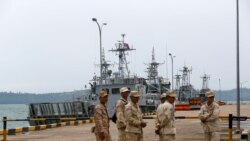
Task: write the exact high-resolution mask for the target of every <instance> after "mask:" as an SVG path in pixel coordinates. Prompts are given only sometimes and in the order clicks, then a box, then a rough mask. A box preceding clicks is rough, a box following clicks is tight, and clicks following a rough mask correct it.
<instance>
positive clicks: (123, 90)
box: [120, 87, 129, 93]
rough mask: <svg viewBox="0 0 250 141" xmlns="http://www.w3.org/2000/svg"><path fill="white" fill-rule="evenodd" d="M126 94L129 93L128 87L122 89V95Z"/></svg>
mask: <svg viewBox="0 0 250 141" xmlns="http://www.w3.org/2000/svg"><path fill="white" fill-rule="evenodd" d="M124 92H129V89H128V87H122V88H121V89H120V93H124Z"/></svg>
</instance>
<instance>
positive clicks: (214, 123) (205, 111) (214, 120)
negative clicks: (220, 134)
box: [199, 102, 220, 132]
mask: <svg viewBox="0 0 250 141" xmlns="http://www.w3.org/2000/svg"><path fill="white" fill-rule="evenodd" d="M209 114H211V116H210V117H209V118H208V119H207V120H206V121H205V122H201V125H202V126H203V129H204V132H216V131H219V130H220V126H219V121H220V119H219V114H220V109H219V105H218V104H217V103H216V102H213V103H212V104H211V105H209V106H208V105H207V104H205V105H202V107H201V109H200V112H199V118H200V119H203V118H206V117H207V116H208V115H209Z"/></svg>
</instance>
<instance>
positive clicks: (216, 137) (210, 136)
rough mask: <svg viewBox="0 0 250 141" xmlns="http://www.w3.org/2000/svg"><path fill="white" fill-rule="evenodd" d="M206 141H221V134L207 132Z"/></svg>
mask: <svg viewBox="0 0 250 141" xmlns="http://www.w3.org/2000/svg"><path fill="white" fill-rule="evenodd" d="M204 134H205V141H220V134H219V132H205V133H204Z"/></svg>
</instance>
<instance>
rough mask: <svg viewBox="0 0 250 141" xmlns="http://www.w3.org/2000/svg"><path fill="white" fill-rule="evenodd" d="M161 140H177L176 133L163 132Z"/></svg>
mask: <svg viewBox="0 0 250 141" xmlns="http://www.w3.org/2000/svg"><path fill="white" fill-rule="evenodd" d="M159 141H175V135H174V134H161V135H160V137H159Z"/></svg>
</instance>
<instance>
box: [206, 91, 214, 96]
mask: <svg viewBox="0 0 250 141" xmlns="http://www.w3.org/2000/svg"><path fill="white" fill-rule="evenodd" d="M205 95H206V97H214V92H212V91H208V92H206V94H205Z"/></svg>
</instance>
